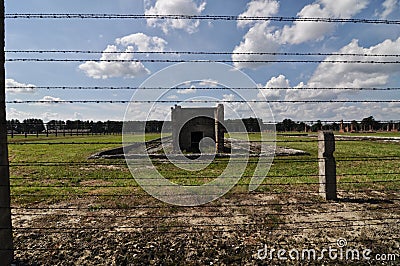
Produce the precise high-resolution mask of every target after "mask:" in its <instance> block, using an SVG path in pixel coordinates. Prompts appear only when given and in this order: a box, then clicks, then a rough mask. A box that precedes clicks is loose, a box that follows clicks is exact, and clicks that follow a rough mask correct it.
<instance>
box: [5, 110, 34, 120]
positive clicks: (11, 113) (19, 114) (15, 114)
mask: <svg viewBox="0 0 400 266" xmlns="http://www.w3.org/2000/svg"><path fill="white" fill-rule="evenodd" d="M31 117H35V116H34V115H33V114H32V113H27V112H24V111H20V110H17V109H15V108H7V120H10V119H18V120H20V121H22V120H24V119H27V118H31Z"/></svg>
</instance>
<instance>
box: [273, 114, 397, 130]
mask: <svg viewBox="0 0 400 266" xmlns="http://www.w3.org/2000/svg"><path fill="white" fill-rule="evenodd" d="M399 127H400V123H399V121H396V122H394V121H387V122H379V121H376V120H375V119H374V117H373V116H369V117H366V118H363V119H362V120H361V121H360V122H358V121H356V120H353V121H351V122H343V121H342V122H332V123H322V121H321V120H317V121H316V122H315V123H310V124H306V123H304V122H295V121H292V120H291V119H284V120H283V121H282V122H279V123H277V124H276V131H279V132H296V131H297V132H309V131H312V132H317V131H318V130H333V131H342V132H366V131H395V130H399Z"/></svg>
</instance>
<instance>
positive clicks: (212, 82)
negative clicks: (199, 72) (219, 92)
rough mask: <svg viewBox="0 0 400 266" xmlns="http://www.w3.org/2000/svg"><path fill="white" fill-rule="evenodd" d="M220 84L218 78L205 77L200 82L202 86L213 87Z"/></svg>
mask: <svg viewBox="0 0 400 266" xmlns="http://www.w3.org/2000/svg"><path fill="white" fill-rule="evenodd" d="M218 84H219V82H218V81H217V80H213V79H205V80H202V81H200V82H199V85H200V86H209V87H211V88H213V87H214V88H215V87H217V86H218Z"/></svg>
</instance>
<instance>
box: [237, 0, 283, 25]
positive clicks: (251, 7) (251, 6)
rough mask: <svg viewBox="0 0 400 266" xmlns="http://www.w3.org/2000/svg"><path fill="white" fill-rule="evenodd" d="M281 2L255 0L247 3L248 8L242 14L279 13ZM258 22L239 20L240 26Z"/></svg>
mask: <svg viewBox="0 0 400 266" xmlns="http://www.w3.org/2000/svg"><path fill="white" fill-rule="evenodd" d="M278 11H279V2H277V1H274V0H253V1H251V2H250V3H248V4H247V10H246V11H245V12H243V13H242V14H240V16H241V17H269V16H271V15H274V14H276V13H278ZM254 23H256V22H254V21H251V20H238V23H237V25H238V27H244V26H247V25H248V24H254Z"/></svg>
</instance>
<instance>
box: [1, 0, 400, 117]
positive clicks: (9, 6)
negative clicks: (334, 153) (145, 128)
mask: <svg viewBox="0 0 400 266" xmlns="http://www.w3.org/2000/svg"><path fill="white" fill-rule="evenodd" d="M6 13H90V14H94V13H98V14H191V15H244V16H287V17H296V16H299V17H330V18H344V19H348V18H367V19H388V20H400V5H399V1H398V0H383V1H374V0H315V1H277V0H276V1H275V0H253V1H250V0H247V1H245V0H235V1H227V0H213V1H209V0H144V1H143V2H142V1H140V0H138V1H128V0H114V1H109V0H85V1H81V0H79V1H78V0H69V1H64V0H19V1H6ZM6 50H91V51H106V52H107V51H108V52H110V51H112V52H114V53H113V54H109V53H104V54H43V55H40V54H34V55H26V54H7V58H10V59H11V58H23V57H33V58H45V57H52V58H70V59H88V61H87V62H64V63H46V62H40V63H38V62H8V63H7V64H6V77H7V84H8V86H9V87H12V86H20V87H24V86H27V88H20V89H11V88H9V89H7V99H8V100H49V101H51V100H129V99H131V97H132V95H133V93H134V91H109V90H105V91H87V90H82V91H70V90H43V89H38V88H34V87H35V86H131V87H136V86H139V85H141V84H142V83H143V82H144V81H145V80H146V79H148V78H149V77H151V76H152V75H153V74H155V73H157V72H158V71H160V70H162V69H164V68H165V67H168V66H171V64H167V63H149V62H136V63H134V62H125V63H109V62H99V61H97V60H99V59H100V58H103V59H143V58H145V59H172V60H174V59H175V60H186V59H222V60H270V59H271V60H286V59H289V60H292V59H295V60H361V61H369V60H376V61H385V60H386V61H399V57H372V58H371V57H365V56H364V57H351V56H318V57H315V56H313V57H298V56H297V57H283V56H273V57H271V56H255V55H251V56H249V55H224V56H218V57H217V56H210V55H208V56H185V55H180V56H177V55H146V54H144V55H135V54H129V53H124V52H126V51H131V52H132V51H142V52H148V51H202V52H290V53H296V52H299V53H304V52H305V53H357V54H358V53H359V54H397V55H400V26H399V25H385V24H380V25H375V24H360V23H358V24H354V23H304V22H270V21H257V22H248V21H247V22H246V21H240V22H238V21H207V20H202V21H189V20H185V21H177V20H147V21H146V20H144V19H141V20H118V19H111V20H106V19H103V20H99V19H98V20H94V19H88V20H80V19H71V20H64V19H48V20H47V19H8V20H7V21H6ZM231 65H233V66H234V67H236V68H238V69H240V70H241V71H242V72H243V73H244V74H245V75H248V76H249V77H250V78H251V79H252V80H254V82H255V83H256V84H258V85H259V86H260V87H261V88H265V87H267V88H270V87H287V88H290V90H279V91H277V90H268V89H263V90H261V91H260V93H259V94H258V95H252V96H251V95H250V94H249V95H245V97H244V98H245V99H254V100H260V99H268V100H287V101H291V100H389V99H393V100H399V99H400V94H399V91H388V92H382V91H379V92H371V91H357V92H354V91H353V92H348V91H343V90H330V91H327V90H324V91H322V90H318V91H314V90H306V89H305V88H307V87H356V88H358V87H382V88H386V87H400V75H399V74H400V65H399V64H386V65H383V64H331V63H290V64H289V63H268V64H267V63H260V64H254V63H253V64H250V63H235V64H231ZM210 69H213V68H210ZM210 71H212V70H210ZM175 75H176V77H177V80H179V81H182V80H183V81H184V80H185V77H183V76H182V75H181V73H175ZM180 75H181V76H180ZM221 75H222V73H221ZM210 76H212V75H210ZM213 82H217V83H218V82H220V81H218V80H215V78H213ZM185 84H186V85H187V86H192V87H193V88H191V89H189V90H186V91H185V90H182V91H177V90H176V91H173V92H170V93H169V94H168V96H165V97H169V98H168V99H176V100H182V99H191V98H193V97H214V98H215V99H224V100H227V99H237V98H235V97H233V93H231V92H229V91H228V90H223V91H222V90H221V91H211V92H204V91H202V90H198V89H197V90H196V86H200V85H199V83H198V82H197V84H191V83H189V82H187V83H185ZM161 85H162V84H161ZM176 85H178V84H176ZM208 85H209V83H208ZM187 86H186V87H187ZM32 88H33V89H32ZM173 93H175V94H173ZM145 96H146V95H145V94H144V96H143V94H141V97H145ZM253 96H254V97H253ZM134 97H138V96H137V95H136V96H134ZM151 97H153V96H151ZM251 97H253V98H251ZM134 99H135V98H134ZM230 107H232V109H233V110H235V112H238V113H240V112H243V106H240V105H232V106H230ZM270 107H271V109H272V113H273V115H274V117H275V119H277V120H282V119H283V118H291V119H294V120H317V119H321V120H339V119H345V120H352V119H356V120H359V119H362V118H363V117H366V116H369V115H374V116H375V117H376V118H377V119H382V120H391V119H395V120H398V119H399V114H400V104H398V103H361V104H354V103H324V104H309V103H303V104H292V103H286V104H284V103H275V104H271V106H270ZM126 108H127V105H126V104H51V103H48V104H9V105H8V106H7V111H8V118H9V119H10V118H18V119H24V118H29V117H40V118H42V119H44V120H46V121H48V120H51V119H84V120H122V119H124V114H125V110H126ZM252 108H254V109H255V110H258V113H260V112H261V111H262V110H265V109H266V108H268V106H266V105H265V104H255V105H254V106H252ZM131 109H135V110H137V112H135V116H134V117H131V118H132V119H143V118H144V117H146V113H145V110H147V109H148V108H147V106H145V105H144V104H137V106H134V107H133V108H132V106H131ZM160 109H162V110H160V112H159V117H157V116H155V117H154V118H157V119H162V118H164V117H165V114H166V113H168V110H169V106H167V105H163V106H160ZM241 115H242V116H245V115H246V113H245V112H243V113H242V114H241Z"/></svg>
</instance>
